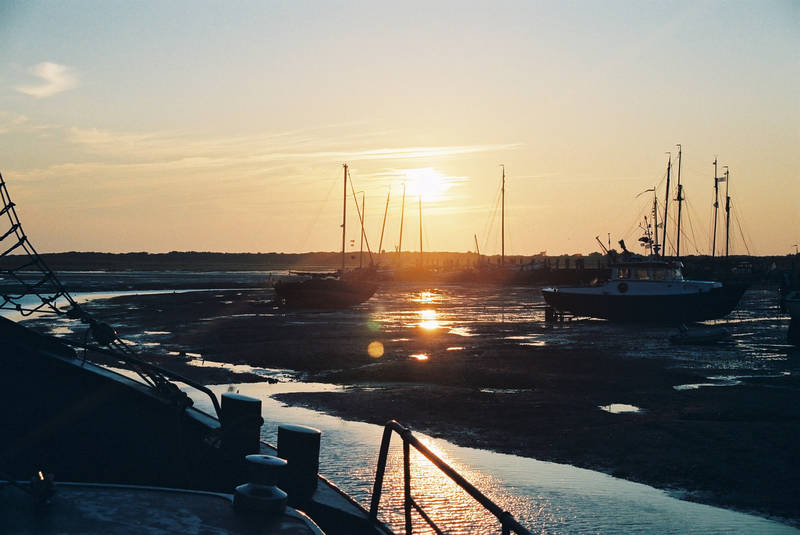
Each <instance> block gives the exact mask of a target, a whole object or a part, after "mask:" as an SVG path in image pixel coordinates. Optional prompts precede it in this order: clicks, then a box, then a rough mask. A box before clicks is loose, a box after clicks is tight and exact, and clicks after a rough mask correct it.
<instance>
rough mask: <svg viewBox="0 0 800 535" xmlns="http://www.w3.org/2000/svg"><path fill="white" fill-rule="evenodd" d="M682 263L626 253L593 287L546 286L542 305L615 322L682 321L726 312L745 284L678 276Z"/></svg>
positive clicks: (740, 295)
mask: <svg viewBox="0 0 800 535" xmlns="http://www.w3.org/2000/svg"><path fill="white" fill-rule="evenodd" d="M681 267H682V266H681V263H680V262H677V261H666V260H662V259H660V258H628V259H626V260H624V261H622V262H619V263H617V264H615V265H613V266H612V268H611V278H610V279H609V280H608V281H606V282H604V283H602V284H598V285H595V286H579V287H567V288H545V289H543V290H542V295H543V296H544V299H545V301H546V302H547V304H548V305H549V306H550V307H552V308H553V309H554V310H556V311H558V312H562V313H569V314H573V315H576V316H588V317H592V318H600V319H607V320H611V321H619V322H640V323H669V324H681V323H689V322H696V321H704V320H710V319H718V318H722V317H725V316H727V315H728V314H729V313H730V312H731V311H732V310H733V309H734V308H736V305H737V304H738V303H739V299H740V298H741V297H742V294H743V293H744V287H742V286H738V287H727V288H726V287H725V286H723V284H722V283H720V282H713V281H696V280H687V279H684V278H683V274H682V271H681Z"/></svg>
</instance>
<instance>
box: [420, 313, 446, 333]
mask: <svg viewBox="0 0 800 535" xmlns="http://www.w3.org/2000/svg"><path fill="white" fill-rule="evenodd" d="M419 316H420V322H419V326H420V327H422V328H423V329H425V330H426V331H433V330H436V329H438V328H439V327H441V326H442V324H441V323H440V322H439V319H438V316H439V315H438V314H437V313H436V311H435V310H431V309H427V310H420V311H419Z"/></svg>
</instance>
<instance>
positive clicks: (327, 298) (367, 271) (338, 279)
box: [273, 164, 378, 309]
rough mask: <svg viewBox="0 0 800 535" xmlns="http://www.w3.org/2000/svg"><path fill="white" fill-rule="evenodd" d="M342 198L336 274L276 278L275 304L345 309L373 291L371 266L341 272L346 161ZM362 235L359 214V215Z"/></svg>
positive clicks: (345, 221)
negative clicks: (291, 278) (339, 249)
mask: <svg viewBox="0 0 800 535" xmlns="http://www.w3.org/2000/svg"><path fill="white" fill-rule="evenodd" d="M343 167H344V199H343V206H342V266H341V270H340V271H338V272H336V273H314V274H305V275H306V276H307V277H308V278H306V279H304V280H299V281H285V280H281V281H277V282H275V283H274V284H273V288H274V289H275V300H276V302H277V303H278V304H279V305H282V306H287V307H294V308H319V309H331V308H348V307H351V306H355V305H359V304H361V303H363V302H365V301H367V300H368V299H369V298H370V297H372V296H373V295H374V294H375V291H376V290H377V289H378V285H377V284H376V283H375V280H376V278H377V277H376V270H375V269H374V268H373V267H369V268H359V269H357V270H353V271H350V272H345V243H346V241H345V240H346V234H345V233H346V231H347V178H348V170H347V164H344V166H343ZM361 217H362V236H363V231H364V229H363V214H362V216H361Z"/></svg>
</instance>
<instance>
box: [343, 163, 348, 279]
mask: <svg viewBox="0 0 800 535" xmlns="http://www.w3.org/2000/svg"><path fill="white" fill-rule="evenodd" d="M342 167H344V193H343V194H342V274H344V258H345V251H344V246H345V233H346V232H347V164H344V165H343V166H342Z"/></svg>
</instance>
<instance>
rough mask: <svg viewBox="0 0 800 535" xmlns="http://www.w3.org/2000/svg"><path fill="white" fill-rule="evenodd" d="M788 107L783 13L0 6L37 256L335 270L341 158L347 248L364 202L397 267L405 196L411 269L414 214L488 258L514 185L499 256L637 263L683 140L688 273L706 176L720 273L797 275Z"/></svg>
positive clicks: (704, 216) (13, 134) (794, 131)
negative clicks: (748, 270) (610, 246)
mask: <svg viewBox="0 0 800 535" xmlns="http://www.w3.org/2000/svg"><path fill="white" fill-rule="evenodd" d="M799 95H800V4H798V3H797V2H793V1H751V2H740V1H725V2H714V1H708V2H703V1H675V2H671V1H666V2H665V1H648V2H633V1H613V0H612V1H603V2H600V1H588V0H587V1H564V2H556V1H552V2H536V1H520V2H515V1H507V2H468V1H459V2H445V1H437V2H415V1H409V2H324V1H317V2H304V1H291V2H290V1H284V2H272V1H254V2H246V1H233V2H221V1H220V2H207V1H182V0H173V1H170V2H155V1H154V2H148V1H141V2H122V1H94V2H87V1H77V0H76V1H71V2H57V1H50V2H37V1H26V2H22V1H15V0H0V173H2V175H3V177H4V179H5V181H6V184H7V186H8V189H9V192H10V194H11V196H12V198H13V199H14V201H15V202H16V204H17V210H18V213H19V216H20V218H21V220H22V223H23V226H24V228H25V229H26V232H27V235H28V237H29V238H30V240H31V241H32V242H33V243H34V245H35V246H36V247H37V248H38V250H39V251H40V252H59V251H108V252H127V251H150V252H166V251H173V250H177V251H189V250H195V251H221V252H271V251H280V252H302V251H334V250H337V249H338V248H339V247H340V244H341V228H340V224H341V217H342V214H341V212H342V164H344V163H347V164H348V165H349V168H350V174H351V178H352V191H350V190H349V196H348V221H349V224H348V232H347V241H348V249H349V250H353V249H354V248H355V249H357V248H358V247H359V237H360V226H359V225H358V215H357V213H356V203H355V202H354V201H353V195H352V193H353V192H356V197H358V198H359V202H360V199H361V197H362V194H361V193H358V192H363V197H364V205H365V217H364V220H365V232H366V236H367V239H368V241H369V243H370V246H371V247H372V248H373V249H377V248H378V246H379V245H381V247H382V249H385V250H394V249H395V248H396V247H398V245H399V241H400V240H399V237H400V219H401V217H400V216H401V205H402V200H403V188H404V184H405V189H406V197H405V201H406V202H405V208H406V212H405V216H404V222H405V226H404V231H403V242H402V248H403V250H418V249H419V246H420V243H419V211H420V200H421V207H422V214H423V217H422V228H423V243H422V245H423V247H424V249H425V250H438V251H474V250H475V242H476V240H477V242H478V245H479V247H480V249H481V252H482V253H488V254H492V253H499V251H500V248H501V241H500V212H501V209H500V206H499V191H500V184H501V172H502V170H501V169H502V168H501V165H503V166H504V167H505V173H506V197H505V199H506V204H505V215H506V217H505V228H506V233H505V234H506V241H505V248H506V254H535V253H538V252H541V251H547V253H548V254H551V255H554V254H565V253H566V254H572V253H583V254H587V253H590V252H594V251H597V250H598V249H599V246H598V245H597V243H596V240H595V236H599V237H600V238H601V239H602V240H603V241H604V242H606V241H607V240H608V237H609V235H610V237H611V241H612V243H613V242H616V240H618V239H620V238H624V239H625V240H626V242H628V243H629V244H632V243H635V242H636V240H637V238H638V237H639V236H640V235H641V229H640V228H639V227H640V225H642V224H643V221H644V219H643V217H644V216H646V215H648V210H649V209H650V208H651V207H652V202H653V199H652V193H646V194H644V195H639V194H640V193H641V192H643V191H644V190H646V189H649V188H653V187H655V186H657V187H658V202H659V203H660V206H661V208H660V209H659V212H661V211H662V210H663V200H664V197H665V192H664V177H665V172H666V167H667V161H668V159H669V158H672V164H673V171H676V170H677V163H678V162H677V155H678V147H677V144H680V145H681V160H682V161H681V165H680V168H681V182H682V184H683V186H684V188H685V195H686V198H687V202H686V203H685V204H684V209H683V214H684V216H687V215H688V216H689V217H688V218H685V219H684V220H683V229H684V234H683V238H682V245H681V247H682V253H683V254H697V253H702V254H708V253H710V248H711V231H710V228H711V223H712V202H713V194H714V190H713V185H714V167H713V165H712V162H713V161H714V158H715V157H716V158H717V159H718V161H719V171H718V174H719V175H722V172H723V171H722V166H728V169H729V173H730V174H729V177H730V181H729V182H728V183H727V185H728V186H729V188H730V195H731V198H732V206H733V210H732V216H731V229H732V230H731V250H732V252H734V253H748V252H749V253H751V254H759V255H767V254H778V255H782V254H788V253H790V252H793V251H794V245H795V244H797V243H798V242H800V208H798V206H799V205H798V199H800V172H799V171H798V170H799V169H800V96H799ZM668 153H670V154H668ZM671 178H672V184H673V185H674V184H675V181H676V175H675V173H674V172H673V174H672V177H671ZM725 185H726V184H725V183H721V184H720V186H723V187H724V186H725ZM349 187H350V186H348V188H349ZM387 195H389V202H388V210H387V217H386V224H385V229H384V238H383V242H382V243H380V236H381V230H382V228H383V220H384V209H385V207H386V202H387ZM637 195H639V196H638V197H637ZM670 197H671V198H672V199H674V197H675V192H674V191H673V192H672V193H671V194H670ZM674 207H675V204H674V203H673V204H672V206H671V208H674ZM662 217H663V213H659V220H660V218H662ZM675 217H676V214H675V211H674V210H672V211H671V215H670V218H671V219H670V223H669V224H668V234H669V235H670V236H672V237H669V238H668V241H669V242H670V245H669V247H668V251H671V250H673V249H674V238H673V237H674V236H675V230H674V228H673V226H674V219H675ZM720 226H721V227H723V228H724V224H721V225H720ZM660 232H661V231H659V233H660ZM723 240H724V238H721V237H719V238H718V241H719V242H722V241H723ZM631 248H633V249H635V246H633V245H631Z"/></svg>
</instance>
